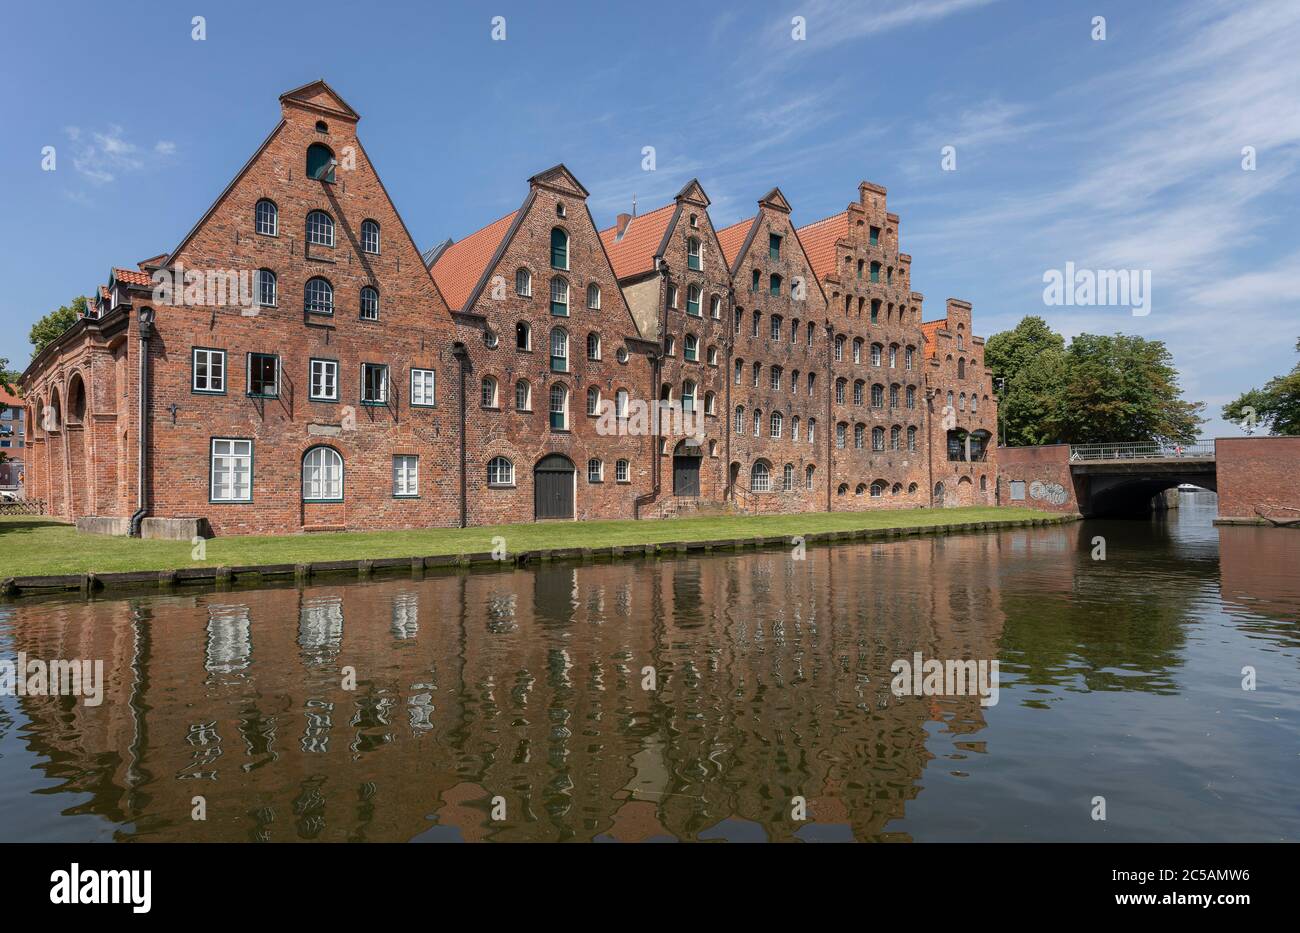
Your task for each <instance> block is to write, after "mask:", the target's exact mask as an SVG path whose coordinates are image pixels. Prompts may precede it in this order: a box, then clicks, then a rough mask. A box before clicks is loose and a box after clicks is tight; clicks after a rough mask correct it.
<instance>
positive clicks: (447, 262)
mask: <svg viewBox="0 0 1300 933" xmlns="http://www.w3.org/2000/svg"><path fill="white" fill-rule="evenodd" d="M518 213H519V211H517V210H515V211H511V212H510V213H509V214H506V216H504V217H502V218H501V219H500V220H497V221H494V222H493V223H490V224H488V225H487V226H486V227H484V228H483V229H482V230H476V231H474V232H473V233H471V234H470V235H469V236H467V237H465V239H463V240H461V241H460V242H459V243H453V244H451V246H448V247H447V248H446V249H445V250H443V251H442V255H440V256H439V257H438V261H437V262H435V263H434V264H433V268H432V269H430V270H429V273H430V274H431V275H432V276H433V281H434V282H435V283H436V284H437V286H438V290H439V291H440V292H442V297H443V298H445V299H446V301H447V306H448V307H449V308H451V309H452V310H453V311H460V310H462V309H463V308H464V306H465V302H466V301H467V300H469V296H470V292H472V291H473V290H474V286H475V285H477V284H478V280H479V279H480V278H482V277H483V270H484V269H486V268H487V264H488V263H489V262H491V261H492V257H493V256H494V255H495V254H496V251H497V247H499V246H500V245H501V241H502V240H503V239H505V235H506V232H507V231H508V230H509V229H510V225H511V224H513V223H514V222H515V216H516V215H517V214H518Z"/></svg>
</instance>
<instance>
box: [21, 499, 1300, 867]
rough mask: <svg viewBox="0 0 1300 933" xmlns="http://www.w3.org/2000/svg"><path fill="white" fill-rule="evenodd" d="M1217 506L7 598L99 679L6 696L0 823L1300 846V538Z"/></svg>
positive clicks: (37, 642) (111, 836) (199, 837)
mask: <svg viewBox="0 0 1300 933" xmlns="http://www.w3.org/2000/svg"><path fill="white" fill-rule="evenodd" d="M1213 515H1214V500H1213V496H1212V494H1200V493H1198V494H1194V495H1187V494H1184V496H1183V498H1182V507H1181V508H1180V509H1178V510H1176V511H1174V512H1172V513H1170V514H1169V515H1168V516H1167V517H1161V518H1155V519H1152V520H1149V521H1105V522H1083V523H1078V524H1074V525H1066V526H1056V527H1049V528H1035V529H1023V530H1014V531H1006V532H1001V533H996V534H994V533H991V534H986V535H974V534H972V535H961V536H955V537H949V538H926V539H915V540H903V541H898V542H891V543H870V544H854V545H847V546H841V547H835V548H824V549H811V550H809V551H808V552H807V555H806V559H804V560H797V559H795V557H794V555H792V554H787V553H783V552H771V551H769V552H760V553H747V554H740V555H718V556H707V557H706V556H701V557H698V558H696V557H689V558H683V559H667V560H665V559H661V560H637V561H628V562H623V563H615V564H588V565H556V566H549V567H546V568H542V569H537V570H518V571H513V570H512V571H499V572H487V573H470V574H462V575H454V576H434V575H429V576H427V577H425V578H422V579H415V578H407V577H401V578H398V577H390V578H387V579H376V580H375V581H373V582H368V583H337V584H336V583H328V584H324V585H319V586H315V585H314V586H309V587H306V588H294V587H281V588H267V589H259V590H239V589H235V590H230V591H227V592H211V593H187V594H183V595H169V596H152V595H150V596H140V597H134V598H129V599H114V600H96V601H93V602H89V603H86V602H78V601H66V600H65V601H33V602H23V601H20V602H17V603H13V604H7V605H3V606H0V658H13V657H15V656H16V655H17V653H18V652H25V654H26V657H27V658H29V659H30V658H39V659H46V660H48V659H56V658H59V659H70V658H78V659H99V660H102V661H103V669H104V681H105V683H104V686H103V697H102V702H101V703H100V704H99V705H97V706H91V705H88V704H87V703H86V702H84V701H83V699H79V698H75V697H66V696H65V697H43V696H40V697H37V696H21V697H20V696H5V697H3V698H0V839H4V840H6V841H11V840H54V841H90V840H104V841H108V840H131V841H153V840H195V841H204V842H207V841H241V840H268V841H294V840H320V841H324V840H331V841H342V840H355V841H363V840H415V841H526V840H579V841H588V840H591V841H610V840H622V841H631V840H710V841H712V840H731V841H745V840H803V841H824V840H851V839H856V840H859V841H874V840H883V841H909V840H912V841H929V840H965V841H975V840H1155V841H1194V840H1295V839H1296V838H1298V837H1300V805H1298V804H1297V798H1298V797H1300V665H1298V664H1297V655H1298V654H1300V629H1297V622H1296V619H1297V614H1298V612H1300V579H1298V578H1297V574H1296V570H1297V568H1300V531H1294V530H1285V529H1274V528H1215V527H1214V526H1213V525H1212V524H1211V519H1212V517H1213ZM1098 538H1102V539H1104V542H1098V541H1097V539H1098ZM1099 544H1104V549H1105V555H1104V557H1105V559H1104V560H1102V559H1095V558H1094V555H1100V550H1099ZM917 652H920V654H921V656H922V658H923V659H971V660H986V661H988V660H994V659H996V660H997V661H998V662H999V665H1000V670H999V677H998V683H999V691H998V694H997V702H996V703H992V704H988V705H985V704H982V703H981V702H980V699H981V698H980V697H979V696H978V695H973V696H972V695H959V696H954V695H947V694H943V695H921V696H913V695H904V696H898V695H896V694H895V692H894V690H893V689H891V681H892V680H893V679H894V675H893V673H892V672H891V665H892V664H893V663H894V661H895V660H897V659H907V660H909V661H911V660H913V659H914V658H915V655H916V653H917ZM348 669H352V670H354V671H355V679H356V685H355V689H346V685H345V684H344V679H345V676H346V674H347V672H348ZM1243 671H1246V673H1243ZM1251 672H1253V678H1254V689H1250V690H1248V689H1243V680H1244V679H1246V678H1247V677H1248V676H1250V675H1251ZM652 681H653V682H652ZM647 687H652V688H653V689H647ZM989 699H992V697H989ZM199 798H201V801H200V800H199ZM800 799H802V801H804V802H805V806H806V817H807V818H806V819H803V820H800V819H795V818H794V817H795V816H796V815H803V814H797V813H796V812H795V811H796V808H798V807H799V800H800ZM1103 807H1104V815H1105V819H1104V820H1102V819H1096V818H1095V817H1096V816H1099V815H1100V814H1101V811H1102V808H1103ZM197 808H201V809H203V810H204V811H205V812H204V813H203V814H202V815H204V816H205V817H206V818H205V819H202V820H196V819H194V816H195V814H196V812H198V809H197Z"/></svg>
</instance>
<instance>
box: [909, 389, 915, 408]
mask: <svg viewBox="0 0 1300 933" xmlns="http://www.w3.org/2000/svg"><path fill="white" fill-rule="evenodd" d="M907 407H908V408H915V407H916V386H908V387H907Z"/></svg>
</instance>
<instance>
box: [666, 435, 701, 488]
mask: <svg viewBox="0 0 1300 933" xmlns="http://www.w3.org/2000/svg"><path fill="white" fill-rule="evenodd" d="M703 456H704V448H703V447H701V446H700V445H699V444H688V443H686V441H684V440H681V441H678V442H677V446H676V447H674V448H673V495H674V496H699V494H700V461H701V459H702V458H703Z"/></svg>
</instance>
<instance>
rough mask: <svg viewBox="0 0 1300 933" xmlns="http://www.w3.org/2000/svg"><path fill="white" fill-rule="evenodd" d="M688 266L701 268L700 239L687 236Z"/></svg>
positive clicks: (689, 267)
mask: <svg viewBox="0 0 1300 933" xmlns="http://www.w3.org/2000/svg"><path fill="white" fill-rule="evenodd" d="M686 268H688V269H698V268H700V241H699V240H698V239H696V238H695V237H687V238H686Z"/></svg>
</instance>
